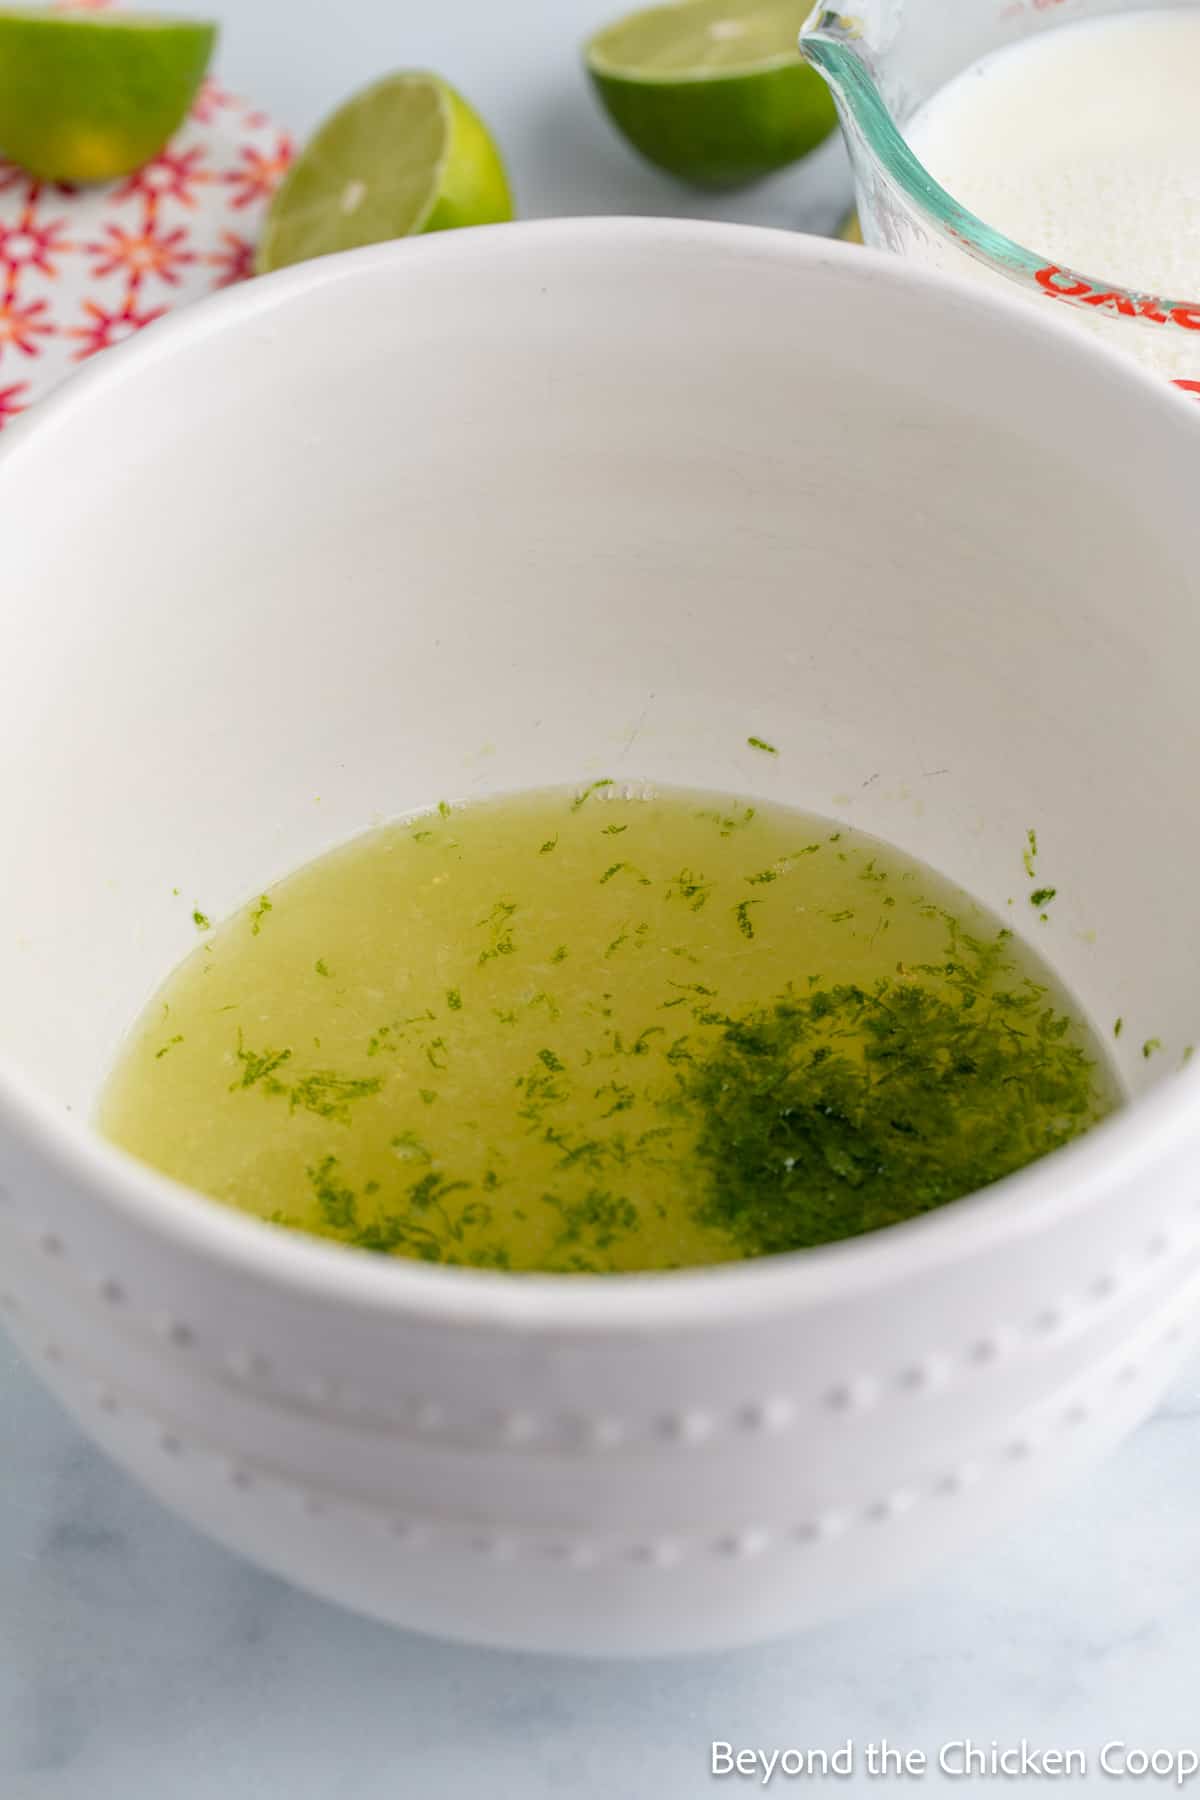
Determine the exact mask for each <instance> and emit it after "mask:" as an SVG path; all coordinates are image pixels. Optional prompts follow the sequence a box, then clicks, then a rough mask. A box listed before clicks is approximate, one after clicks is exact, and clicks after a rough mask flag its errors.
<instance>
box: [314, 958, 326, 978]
mask: <svg viewBox="0 0 1200 1800" xmlns="http://www.w3.org/2000/svg"><path fill="white" fill-rule="evenodd" d="M313 968H314V969H315V970H316V972H317V974H318V975H328V973H329V970H328V969H327V968H326V966H325V963H324V960H323V959H322V958H321V957H318V958H317V960H316V962H315V963H314V964H313Z"/></svg>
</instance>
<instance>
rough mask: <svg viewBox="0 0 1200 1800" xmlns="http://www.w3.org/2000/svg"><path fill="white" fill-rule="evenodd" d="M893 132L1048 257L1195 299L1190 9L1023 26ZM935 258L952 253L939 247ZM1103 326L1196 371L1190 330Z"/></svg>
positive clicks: (1197, 258)
mask: <svg viewBox="0 0 1200 1800" xmlns="http://www.w3.org/2000/svg"><path fill="white" fill-rule="evenodd" d="M904 133H905V136H906V138H907V139H908V141H909V143H910V145H911V146H912V149H913V151H914V153H915V154H916V155H917V156H918V157H919V158H920V160H921V162H922V163H924V165H925V167H926V168H927V169H928V170H929V171H930V173H931V174H932V175H934V176H935V177H936V178H937V180H938V181H939V182H940V183H941V185H942V186H943V187H944V188H945V189H946V190H947V192H949V193H950V194H952V195H953V196H954V198H955V199H956V200H958V201H960V202H961V203H962V204H963V205H964V206H966V207H967V208H969V210H970V211H971V212H973V213H975V215H976V216H977V217H978V218H980V219H982V220H984V221H985V222H986V223H987V224H989V225H991V226H993V227H995V228H996V229H997V230H998V231H1001V232H1003V233H1004V234H1005V235H1006V236H1007V237H1010V238H1012V239H1014V240H1015V241H1016V242H1017V243H1018V244H1020V245H1022V246H1023V247H1024V248H1026V249H1028V250H1031V251H1034V252H1035V253H1038V254H1042V255H1044V256H1045V257H1046V259H1047V261H1048V262H1052V263H1054V264H1058V265H1061V266H1063V267H1067V268H1071V269H1074V270H1077V271H1079V272H1081V273H1082V274H1084V275H1087V276H1090V277H1093V278H1100V279H1101V280H1103V281H1104V282H1106V283H1109V284H1113V285H1118V286H1121V287H1130V288H1134V289H1137V290H1140V291H1141V292H1143V293H1152V294H1158V295H1163V296H1167V297H1169V298H1172V299H1176V300H1189V301H1192V302H1195V303H1197V304H1198V305H1200V8H1190V7H1186V8H1183V9H1181V10H1168V9H1165V8H1156V9H1153V10H1150V11H1147V12H1132V13H1118V14H1115V15H1112V16H1110V17H1107V18H1100V19H1091V20H1086V21H1082V22H1080V23H1078V24H1073V25H1060V26H1056V27H1053V28H1051V29H1050V30H1048V31H1045V32H1042V33H1040V34H1038V35H1037V36H1035V37H1030V38H1025V39H1023V40H1022V41H1021V42H1020V43H1018V44H1014V45H1012V46H1010V47H1008V48H1006V49H1004V50H1000V51H997V52H995V53H994V54H993V55H991V56H987V57H984V58H982V59H981V60H980V61H979V62H977V63H974V64H972V66H971V67H970V68H968V69H966V70H964V71H963V72H962V74H960V75H957V76H956V77H955V78H954V80H953V81H951V82H949V83H948V84H947V85H946V86H945V87H944V88H942V89H941V90H940V91H939V92H938V93H936V94H935V95H934V96H933V98H932V99H931V100H929V101H928V102H927V103H926V104H925V105H924V106H923V107H922V108H921V109H920V110H919V111H918V112H917V113H916V115H915V116H914V117H913V118H912V119H910V120H909V121H908V123H907V124H906V126H905V127H904ZM904 247H905V249H906V250H910V249H911V251H913V252H915V253H916V254H918V255H922V254H923V255H925V256H927V257H928V256H930V254H931V253H932V252H934V250H935V246H933V245H931V244H929V243H925V244H923V245H915V244H914V245H912V246H911V247H910V246H908V245H905V246H904ZM936 259H937V260H938V261H941V262H945V263H947V265H948V266H949V264H950V262H951V259H953V266H955V267H956V268H962V267H963V266H964V263H963V261H962V260H961V253H958V252H955V251H953V250H947V251H945V252H944V253H942V252H941V251H940V247H939V248H938V253H937V256H936ZM973 266H974V267H976V268H979V267H980V265H978V264H974V265H973ZM1106 310H1107V311H1109V312H1114V313H1115V312H1116V307H1115V303H1114V302H1113V301H1112V300H1111V299H1110V300H1109V301H1108V302H1107V304H1106V305H1102V306H1101V307H1099V308H1098V309H1097V311H1098V312H1099V313H1103V312H1104V311H1106ZM1070 315H1071V316H1072V317H1076V318H1082V319H1085V320H1086V318H1087V316H1088V315H1087V314H1086V313H1084V312H1083V311H1082V309H1076V308H1071V309H1070ZM1096 323H1097V326H1098V328H1100V329H1105V321H1104V320H1103V318H1101V317H1097V320H1096ZM1108 329H1109V330H1110V331H1111V336H1112V341H1113V342H1116V343H1119V344H1120V345H1121V347H1122V348H1124V349H1127V350H1133V351H1134V352H1135V353H1138V354H1140V355H1141V357H1142V359H1143V360H1145V361H1149V362H1151V363H1152V364H1155V365H1156V366H1158V367H1160V368H1162V369H1163V371H1164V372H1165V373H1167V374H1172V375H1196V374H1200V330H1198V331H1195V332H1193V331H1188V330H1182V329H1179V328H1177V327H1176V326H1174V325H1159V326H1157V327H1156V326H1155V325H1154V324H1150V325H1143V326H1141V327H1140V328H1137V327H1132V326H1126V327H1125V328H1124V329H1121V328H1120V321H1119V319H1116V318H1114V319H1112V320H1111V321H1110V322H1109V324H1108ZM1191 340H1194V341H1191Z"/></svg>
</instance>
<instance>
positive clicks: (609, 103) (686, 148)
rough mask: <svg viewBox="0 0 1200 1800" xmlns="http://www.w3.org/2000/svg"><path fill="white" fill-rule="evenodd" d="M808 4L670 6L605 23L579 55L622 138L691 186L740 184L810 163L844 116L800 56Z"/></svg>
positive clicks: (688, 2)
mask: <svg viewBox="0 0 1200 1800" xmlns="http://www.w3.org/2000/svg"><path fill="white" fill-rule="evenodd" d="M809 9H810V0H674V3H673V4H669V5H666V6H653V7H650V8H649V9H648V10H646V11H645V12H640V13H631V14H628V15H627V16H626V17H625V18H623V19H619V20H617V21H616V22H615V23H614V24H611V25H608V26H606V27H605V28H604V29H603V30H601V31H599V32H597V33H596V34H595V36H594V37H592V38H591V39H590V41H589V42H588V43H587V45H586V46H585V48H584V60H585V64H586V67H587V71H588V75H589V77H590V79H591V81H592V84H593V86H594V88H595V90H596V93H597V95H598V97H599V100H600V103H601V105H602V106H603V107H604V109H605V111H606V112H607V113H608V116H609V118H610V119H611V120H612V122H613V124H614V125H615V126H616V128H617V130H618V131H619V132H620V133H621V135H622V136H623V137H624V138H625V139H626V140H627V142H628V143H630V144H631V145H632V146H633V148H634V149H635V150H637V151H639V152H640V153H641V155H642V156H644V157H645V158H646V160H647V161H648V162H651V163H654V164H655V165H656V166H657V167H658V168H660V169H665V170H666V171H667V172H668V174H671V175H675V176H677V177H678V178H679V179H680V180H681V181H686V182H690V183H691V184H692V185H693V186H695V187H704V188H730V187H741V186H745V185H747V184H749V183H750V182H753V181H758V180H761V178H762V177H763V176H765V175H769V174H772V173H773V172H774V171H775V170H777V169H783V168H787V167H788V166H789V165H790V164H792V163H794V162H798V161H799V160H800V158H801V157H803V156H807V155H808V153H809V151H810V150H813V149H815V148H816V146H817V145H818V144H819V143H821V142H822V141H823V140H824V139H825V138H826V137H828V135H829V133H830V132H831V131H832V130H833V129H834V126H835V124H836V122H837V115H836V112H835V110H834V105H833V99H832V96H831V95H830V93H829V89H828V88H827V87H826V85H825V83H824V81H823V80H822V78H821V76H820V75H819V74H818V73H817V71H816V70H815V69H813V68H812V67H810V65H809V64H808V63H806V62H805V61H804V60H803V58H802V57H801V56H800V53H799V50H798V48H797V40H798V34H799V30H800V27H801V25H802V24H803V22H804V19H805V17H806V16H807V14H808V12H809Z"/></svg>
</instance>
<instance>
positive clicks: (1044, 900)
mask: <svg viewBox="0 0 1200 1800" xmlns="http://www.w3.org/2000/svg"><path fill="white" fill-rule="evenodd" d="M1057 892H1058V889H1057V888H1052V887H1040V888H1034V890H1033V892H1032V894H1030V896H1029V904H1030V906H1049V904H1050V902H1051V901H1052V900H1053V898H1054V896H1055V894H1057Z"/></svg>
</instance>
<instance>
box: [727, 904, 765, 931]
mask: <svg viewBox="0 0 1200 1800" xmlns="http://www.w3.org/2000/svg"><path fill="white" fill-rule="evenodd" d="M761 905H762V901H761V900H741V901H739V902H738V904H737V905H736V906H735V907H734V909H733V911H734V917H735V918H736V919H737V928H738V930H739V931H740V932H741V934H742V936H743V937H744V938H752V937H753V936H754V923H753V920H752V919H751V917H750V908H751V907H752V906H761Z"/></svg>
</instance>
